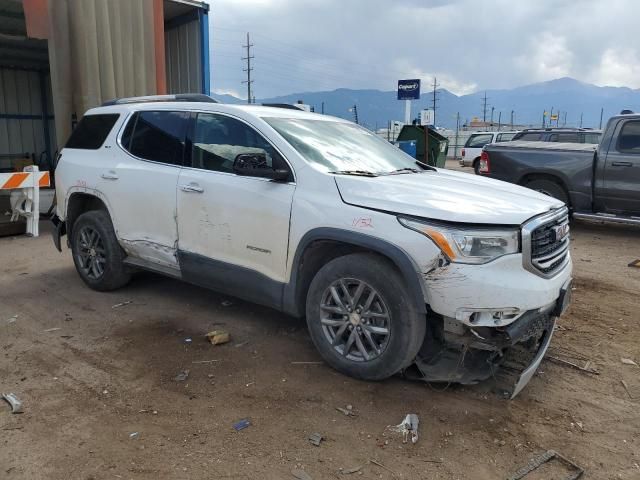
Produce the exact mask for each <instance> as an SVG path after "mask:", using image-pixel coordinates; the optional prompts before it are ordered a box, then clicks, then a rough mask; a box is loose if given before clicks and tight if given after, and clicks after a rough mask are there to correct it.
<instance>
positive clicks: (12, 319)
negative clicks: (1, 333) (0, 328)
mask: <svg viewBox="0 0 640 480" xmlns="http://www.w3.org/2000/svg"><path fill="white" fill-rule="evenodd" d="M16 320H18V315H14V316H13V317H9V318H7V323H14V322H15V321H16Z"/></svg>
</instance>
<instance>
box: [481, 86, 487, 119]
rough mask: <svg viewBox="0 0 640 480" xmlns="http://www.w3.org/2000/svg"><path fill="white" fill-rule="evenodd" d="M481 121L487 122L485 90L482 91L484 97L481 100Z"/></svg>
mask: <svg viewBox="0 0 640 480" xmlns="http://www.w3.org/2000/svg"><path fill="white" fill-rule="evenodd" d="M482 122H483V123H487V92H486V91H485V92H484V99H483V101H482Z"/></svg>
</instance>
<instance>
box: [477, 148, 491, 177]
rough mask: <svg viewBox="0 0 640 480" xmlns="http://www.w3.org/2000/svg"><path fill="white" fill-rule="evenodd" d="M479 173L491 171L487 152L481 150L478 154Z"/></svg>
mask: <svg viewBox="0 0 640 480" xmlns="http://www.w3.org/2000/svg"><path fill="white" fill-rule="evenodd" d="M478 171H479V172H480V173H491V162H490V161H489V154H488V153H487V152H486V151H485V150H483V151H482V153H481V154H480V168H479V169H478Z"/></svg>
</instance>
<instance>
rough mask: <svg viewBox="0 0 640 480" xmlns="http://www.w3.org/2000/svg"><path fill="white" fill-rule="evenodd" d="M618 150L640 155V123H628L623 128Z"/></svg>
mask: <svg viewBox="0 0 640 480" xmlns="http://www.w3.org/2000/svg"><path fill="white" fill-rule="evenodd" d="M618 150H620V151H621V152H625V153H635V154H640V122H627V123H625V124H624V125H623V126H622V130H621V131H620V138H619V140H618Z"/></svg>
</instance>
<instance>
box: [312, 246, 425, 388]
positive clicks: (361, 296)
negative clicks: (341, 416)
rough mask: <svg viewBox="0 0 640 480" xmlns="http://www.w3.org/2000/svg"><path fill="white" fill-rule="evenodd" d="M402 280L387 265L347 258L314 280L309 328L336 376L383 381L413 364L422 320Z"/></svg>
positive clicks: (366, 256) (365, 256)
mask: <svg viewBox="0 0 640 480" xmlns="http://www.w3.org/2000/svg"><path fill="white" fill-rule="evenodd" d="M411 302H412V300H411V297H410V295H409V293H408V291H407V288H406V286H405V285H404V282H403V280H402V277H401V276H400V274H399V273H398V272H397V271H396V270H395V269H394V268H393V266H392V265H391V264H389V262H387V261H386V260H384V259H382V258H380V257H378V256H375V255H371V254H361V253H358V254H351V255H346V256H344V257H339V258H337V259H335V260H332V261H330V262H329V263H327V264H326V265H325V266H324V267H322V268H321V269H320V271H319V272H318V273H317V274H316V276H315V278H314V279H313V281H312V282H311V285H310V287H309V292H308V295H307V308H306V310H307V325H308V327H309V332H310V335H311V339H312V340H313V343H314V344H315V346H316V348H317V349H318V351H319V352H320V355H321V356H322V357H323V358H324V359H325V361H326V362H327V363H329V364H330V365H331V366H332V367H333V368H335V369H336V370H338V371H340V372H342V373H344V374H346V375H350V376H352V377H356V378H362V379H365V380H381V379H384V378H387V377H390V376H391V375H393V374H395V373H397V372H399V371H400V370H401V369H403V368H405V367H407V366H409V365H410V364H411V362H413V360H414V358H415V356H416V354H417V353H418V350H419V349H420V346H421V345H422V341H423V339H424V335H425V328H426V320H425V318H423V317H421V316H420V315H419V314H418V313H417V312H416V311H415V308H411V307H409V306H410V305H411V304H412V303H411Z"/></svg>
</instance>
